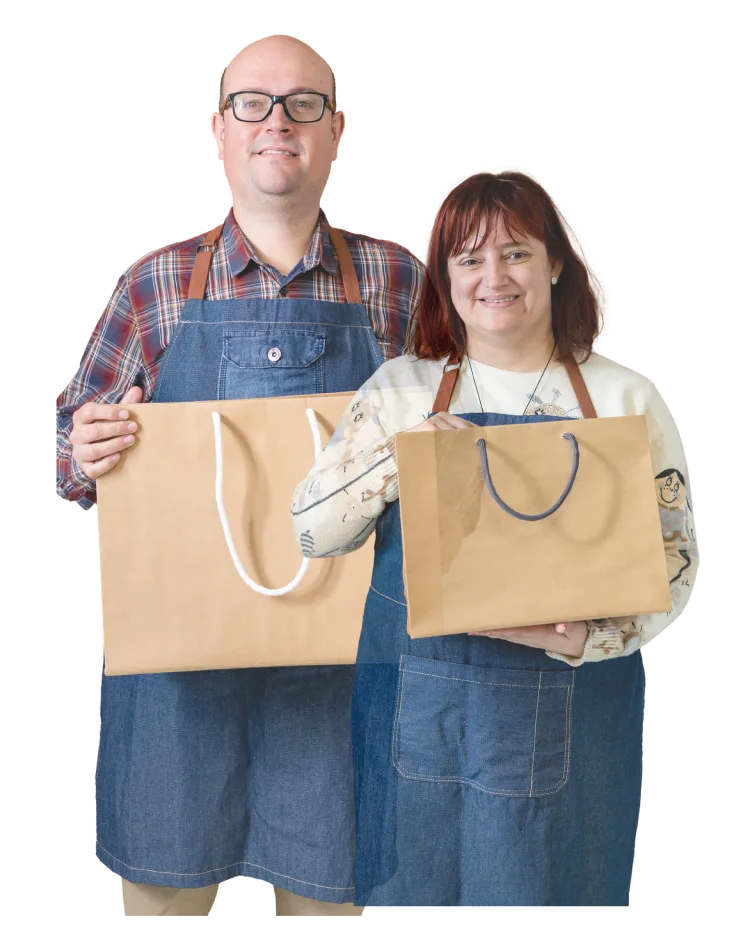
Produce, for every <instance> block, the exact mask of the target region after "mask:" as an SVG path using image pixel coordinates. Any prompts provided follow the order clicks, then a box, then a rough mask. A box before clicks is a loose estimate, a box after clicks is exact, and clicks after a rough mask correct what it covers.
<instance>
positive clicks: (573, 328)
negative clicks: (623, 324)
mask: <svg viewBox="0 0 747 952" xmlns="http://www.w3.org/2000/svg"><path fill="white" fill-rule="evenodd" d="M499 218H502V219H503V222H504V224H505V226H506V230H507V231H508V233H509V235H511V237H512V238H514V239H515V238H516V237H517V236H520V237H524V238H526V237H527V236H531V237H533V238H536V239H537V240H538V241H541V242H543V244H544V245H545V247H546V249H547V254H548V257H549V258H550V260H552V261H559V262H562V263H563V271H562V274H561V275H560V280H559V282H558V284H557V285H555V286H554V287H553V288H552V298H551V300H552V330H553V334H554V336H555V354H556V356H557V357H558V358H560V359H561V360H562V359H564V358H566V357H572V356H575V354H574V352H575V351H581V352H582V354H583V357H582V358H581V359H582V360H586V359H587V358H588V356H589V354H590V353H591V349H592V345H593V343H594V339H595V338H596V337H597V335H598V334H599V331H600V326H601V317H602V314H601V305H600V297H601V290H600V288H599V285H598V283H597V281H596V279H595V278H594V275H593V274H592V273H591V271H590V270H589V269H588V267H587V266H586V264H585V262H584V260H583V258H582V256H581V255H580V254H579V253H577V252H576V250H575V249H574V247H573V245H572V244H571V240H570V238H569V231H570V229H569V228H568V226H567V225H566V223H565V220H564V219H563V216H562V215H561V214H560V212H559V211H558V209H557V208H556V207H555V204H554V202H553V200H552V199H551V198H550V196H549V195H548V194H547V192H546V191H545V190H544V189H543V188H542V186H541V185H538V184H537V182H535V181H534V179H531V178H529V176H528V175H523V174H522V173H521V172H501V174H500V175H493V174H492V173H490V172H480V173H479V174H478V175H473V176H471V177H470V178H468V179H466V180H465V181H464V182H462V183H461V185H457V187H456V188H455V189H454V190H453V191H452V192H450V194H449V195H448V196H447V197H446V200H445V201H444V203H443V205H442V206H441V208H440V209H439V211H438V215H437V216H436V221H435V223H434V225H433V231H432V232H431V240H430V244H429V246H428V259H427V266H426V275H425V284H424V286H423V296H422V298H421V301H420V305H419V307H418V309H417V312H416V315H415V320H414V322H413V327H412V330H411V334H410V339H409V341H408V345H407V348H406V352H407V353H410V354H414V355H415V356H416V357H421V358H425V359H426V360H439V359H440V358H442V357H447V356H450V355H452V354H455V355H456V356H457V357H459V358H461V357H462V356H463V355H464V352H465V350H466V347H467V337H466V331H465V326H464V323H463V321H462V319H461V318H460V317H459V315H458V314H457V312H456V309H455V307H454V305H453V303H452V301H451V282H450V281H449V274H448V269H447V264H448V259H449V258H451V257H454V256H455V255H457V254H459V252H460V251H462V249H463V248H464V247H465V245H466V243H467V242H468V241H469V240H470V239H474V238H475V236H476V235H479V234H482V236H483V238H482V242H481V244H482V243H484V241H485V240H486V238H487V237H488V236H489V235H490V233H491V232H492V231H493V230H494V228H495V226H496V225H497V223H498V219H499ZM476 247H480V246H479V245H477V246H476Z"/></svg>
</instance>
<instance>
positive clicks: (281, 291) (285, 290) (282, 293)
mask: <svg viewBox="0 0 747 952" xmlns="http://www.w3.org/2000/svg"><path fill="white" fill-rule="evenodd" d="M287 293H288V288H279V289H278V294H279V295H280V297H285V296H286V294H287Z"/></svg>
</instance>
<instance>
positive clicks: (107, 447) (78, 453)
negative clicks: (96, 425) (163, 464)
mask: <svg viewBox="0 0 747 952" xmlns="http://www.w3.org/2000/svg"><path fill="white" fill-rule="evenodd" d="M134 442H135V437H134V436H133V435H132V434H131V433H129V434H128V435H127V436H118V437H117V438H116V439H114V440H99V441H98V442H97V443H78V444H77V445H75V446H74V447H73V457H74V458H75V460H76V461H77V462H78V463H79V464H82V463H95V462H96V461H97V460H100V459H103V458H104V457H105V456H110V455H111V454H112V453H121V452H122V450H125V449H127V448H128V447H129V446H132V444H133V443H134Z"/></svg>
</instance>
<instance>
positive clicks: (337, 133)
mask: <svg viewBox="0 0 747 952" xmlns="http://www.w3.org/2000/svg"><path fill="white" fill-rule="evenodd" d="M346 124H347V116H346V115H345V113H344V111H343V110H342V109H340V108H339V106H338V108H337V112H336V113H335V114H334V116H332V135H333V136H334V139H335V142H336V143H337V148H338V150H339V149H340V148H341V147H342V137H343V136H344V135H345V126H346Z"/></svg>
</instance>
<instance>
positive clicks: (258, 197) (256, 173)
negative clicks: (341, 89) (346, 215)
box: [213, 36, 345, 207]
mask: <svg viewBox="0 0 747 952" xmlns="http://www.w3.org/2000/svg"><path fill="white" fill-rule="evenodd" d="M247 90H250V91H253V92H261V93H269V94H272V95H285V94H287V93H295V92H315V93H323V94H325V95H326V96H328V97H329V105H328V106H327V107H326V108H325V109H324V112H323V113H322V117H321V119H320V120H319V121H318V122H293V121H292V120H291V119H289V118H288V116H287V115H286V112H285V110H284V108H283V106H282V104H280V103H275V105H274V106H273V109H272V112H271V113H270V114H269V115H268V116H267V118H265V119H263V120H262V121H260V122H242V121H240V120H239V119H237V118H236V116H235V115H234V110H233V108H232V106H231V103H230V102H229V100H228V96H229V94H231V93H237V92H243V91H247ZM220 95H221V101H220V109H219V111H218V112H216V113H215V114H214V115H213V134H214V136H215V140H216V142H217V143H218V155H219V158H221V159H222V160H223V164H224V167H225V170H226V177H227V178H228V183H229V185H230V187H231V192H232V194H233V199H234V205H240V206H244V207H252V206H254V205H258V204H267V203H268V202H273V201H276V200H278V201H281V202H282V203H283V204H286V205H291V206H294V207H296V206H308V205H309V204H313V203H316V204H318V203H319V200H320V198H321V195H322V192H323V190H324V186H325V185H326V183H327V179H328V178H329V173H330V169H331V166H332V162H333V161H334V160H335V159H336V158H337V147H338V144H339V141H340V136H341V135H342V131H343V129H344V126H345V117H344V116H343V114H342V113H341V112H335V111H334V110H335V79H334V76H333V74H332V70H331V69H330V68H329V66H328V65H327V63H325V61H324V60H323V59H322V58H321V57H320V56H319V55H318V54H317V53H315V52H314V50H312V49H311V47H309V46H307V45H306V44H305V43H302V42H301V41H300V40H296V39H294V38H293V37H290V36H270V37H266V38H265V39H263V40H258V41H257V42H256V43H252V44H251V45H250V46H247V47H246V48H245V49H243V50H242V51H241V52H240V53H239V54H238V55H237V56H235V57H234V58H233V59H232V60H231V62H230V63H229V64H228V66H227V67H226V69H225V71H224V73H223V77H222V79H221V92H220Z"/></svg>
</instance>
